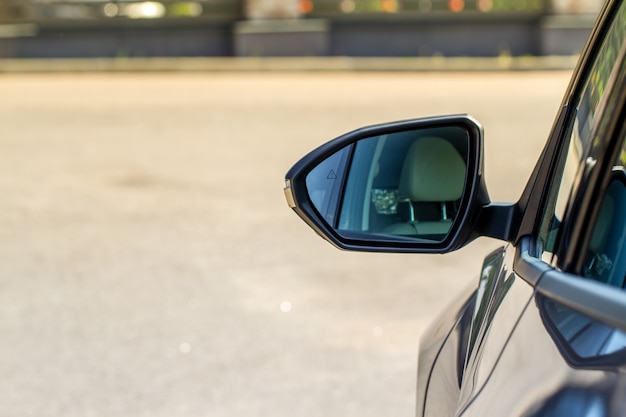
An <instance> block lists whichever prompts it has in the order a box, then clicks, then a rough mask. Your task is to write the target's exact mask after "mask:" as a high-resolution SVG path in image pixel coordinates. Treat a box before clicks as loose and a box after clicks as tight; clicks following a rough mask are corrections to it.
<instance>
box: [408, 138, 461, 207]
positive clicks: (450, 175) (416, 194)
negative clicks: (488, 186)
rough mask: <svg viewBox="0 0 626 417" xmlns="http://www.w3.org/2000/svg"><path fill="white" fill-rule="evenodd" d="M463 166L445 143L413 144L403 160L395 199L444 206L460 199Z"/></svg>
mask: <svg viewBox="0 0 626 417" xmlns="http://www.w3.org/2000/svg"><path fill="white" fill-rule="evenodd" d="M464 185H465V162H464V161H463V158H461V155H459V153H458V152H457V150H456V149H455V148H454V146H452V145H451V144H450V142H448V141H447V140H445V139H442V138H439V137H434V136H433V137H424V138H419V139H417V140H415V142H413V144H412V145H411V147H410V148H409V151H408V152H407V155H406V157H405V159H404V165H403V166H402V172H401V174H400V183H399V184H398V196H399V197H400V198H406V199H409V200H411V201H425V202H444V201H455V200H458V199H459V198H461V195H462V194H463V186H464Z"/></svg>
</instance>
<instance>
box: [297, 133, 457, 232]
mask: <svg viewBox="0 0 626 417" xmlns="http://www.w3.org/2000/svg"><path fill="white" fill-rule="evenodd" d="M468 148H469V135H468V132H467V131H466V130H465V129H463V128H462V127H458V126H449V127H438V128H420V129H414V130H407V131H402V132H394V133H389V134H381V135H377V136H372V137H368V138H364V139H361V140H359V141H357V142H355V143H353V144H351V145H349V146H347V147H345V148H343V149H341V150H340V151H339V152H337V153H335V154H333V155H332V156H330V157H328V158H327V159H326V160H324V161H322V162H321V163H320V164H318V165H317V166H316V167H315V168H314V169H313V170H311V172H309V174H308V175H307V177H306V184H307V191H308V194H309V198H310V200H311V202H312V203H313V206H314V207H315V208H316V209H317V211H318V212H319V213H320V214H321V215H322V217H323V218H324V219H325V220H326V222H328V224H329V225H330V226H331V227H333V228H334V229H335V230H336V231H337V232H338V233H340V234H341V235H343V236H346V237H352V238H357V239H359V238H360V239H367V238H368V235H370V238H372V237H373V236H371V235H376V238H381V237H382V236H384V237H385V238H396V239H398V240H406V239H415V238H418V239H428V240H432V241H442V240H444V239H445V237H446V235H447V234H448V232H449V231H450V228H451V226H452V224H453V221H454V219H455V217H456V214H457V211H458V208H459V204H460V201H461V198H462V196H463V191H464V189H465V181H466V177H467V160H468V159H467V158H468Z"/></svg>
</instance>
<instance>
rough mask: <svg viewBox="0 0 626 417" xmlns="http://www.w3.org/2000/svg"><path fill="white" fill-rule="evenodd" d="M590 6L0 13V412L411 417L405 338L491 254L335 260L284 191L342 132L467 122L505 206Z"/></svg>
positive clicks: (489, 1) (593, 9)
mask: <svg viewBox="0 0 626 417" xmlns="http://www.w3.org/2000/svg"><path fill="white" fill-rule="evenodd" d="M599 7H600V4H599V2H597V1H591V0H397V1H396V0H383V1H379V0H371V1H370V0H363V1H351V0H342V1H331V0H319V1H291V0H283V1H279V0H274V1H272V0H265V1H263V0H256V1H253V0H250V1H235V0H184V1H182V0H159V1H99V0H89V1H87V0H83V1H72V0H63V1H56V0H55V1H52V0H0V96H1V97H2V100H0V196H1V197H0V338H1V340H2V341H3V343H2V344H0V374H2V378H0V416H11V417H31V416H32V417H44V416H45V417H48V416H49V417H96V416H106V417H117V416H119V417H127V416H128V417H130V416H133V417H143V416H145V417H152V416H163V417H172V416H180V417H198V416H211V417H222V416H223V417H237V416H274V417H282V416H285V417H286V416H293V415H297V416H306V417H317V416H319V417H334V416H337V417H351V416H359V417H368V416H372V417H373V416H386V415H394V416H405V417H408V416H412V415H413V414H414V408H415V404H414V402H415V386H416V380H415V378H416V371H417V351H418V344H419V337H420V335H421V333H422V332H423V331H424V329H425V328H426V326H427V325H428V324H429V323H430V322H431V321H432V320H433V318H434V317H436V315H437V314H439V312H441V310H442V309H443V308H445V306H446V304H447V303H448V302H449V301H450V300H452V299H453V298H454V297H455V296H456V294H458V292H459V290H460V289H461V288H462V287H464V286H467V285H472V284H473V283H474V282H475V280H476V279H477V274H478V271H480V267H481V264H482V259H483V258H484V257H485V256H486V255H487V254H488V253H489V251H491V250H493V249H495V248H497V247H498V246H499V245H501V242H496V241H493V240H490V239H478V240H477V241H475V242H473V243H472V244H470V245H469V246H467V247H466V248H463V249H461V250H459V251H458V252H456V253H453V254H450V255H446V256H445V257H444V256H411V255H392V254H388V255H381V254H358V253H347V252H341V251H338V250H336V249H335V248H333V247H331V246H330V245H329V244H327V243H326V242H325V241H323V240H322V239H320V238H319V237H318V236H316V235H315V233H314V232H313V231H311V230H310V229H309V228H308V227H307V226H306V225H305V224H304V223H303V222H302V221H301V220H300V219H299V218H297V216H296V215H295V214H294V213H293V212H292V211H291V210H290V209H289V208H288V207H287V204H286V203H285V200H284V195H283V191H282V187H283V184H284V183H283V175H284V173H285V172H286V170H287V169H288V168H289V167H290V166H291V165H292V164H293V163H294V162H295V161H296V160H297V159H299V158H300V157H301V156H302V155H303V154H305V153H306V152H308V151H309V150H311V149H312V148H314V147H316V146H319V145H320V144H322V143H324V142H326V141H327V140H329V139H331V138H333V137H336V136H338V135H340V134H342V133H344V132H346V131H349V130H352V129H355V128H357V127H360V126H363V125H369V124H374V123H381V122H385V121H391V120H400V119H409V118H415V117H423V116H433V115H440V114H451V113H469V114H472V115H473V116H475V117H476V118H477V119H478V120H479V121H480V122H481V123H482V124H483V125H484V128H485V153H486V179H487V184H488V187H489V190H490V194H491V197H492V199H493V200H494V201H514V200H516V199H517V198H518V196H519V195H520V193H521V191H522V189H523V187H524V185H525V182H526V179H527V178H528V176H529V175H530V172H531V170H532V168H533V165H534V163H535V161H536V159H537V157H538V155H539V153H540V152H541V149H542V147H543V144H544V142H545V140H546V138H547V134H548V132H549V129H550V126H551V124H552V120H553V118H554V115H555V114H556V111H557V109H558V107H559V103H560V100H561V97H562V94H563V91H564V89H565V87H566V85H567V83H568V81H569V78H570V75H571V66H572V65H573V62H574V59H575V57H576V55H577V54H578V53H579V52H580V50H581V49H582V47H583V44H584V40H585V38H586V36H587V34H588V33H589V30H590V28H591V25H592V22H593V19H594V17H595V14H596V13H597V11H598V10H599ZM528 57H535V58H537V59H539V61H532V60H531V61H530V62H531V65H530V66H526V67H524V69H525V71H502V67H501V66H500V64H499V63H501V62H502V61H503V60H504V61H506V62H508V61H507V60H508V59H512V60H516V59H517V60H520V62H522V61H524V60H525V59H526V58H528ZM554 57H565V58H567V59H566V60H564V61H563V60H561V61H558V62H560V63H561V64H559V65H555V66H547V67H546V66H541V65H535V64H536V63H538V62H544V61H541V60H542V59H545V60H546V61H545V62H549V61H548V60H550V59H552V58H554ZM164 58H167V59H168V60H169V61H168V62H169V64H168V65H167V66H164V67H159V66H156V67H154V66H152V65H153V64H150V62H152V63H154V62H161V61H159V60H161V59H164ZM338 58H349V59H355V60H361V59H365V60H367V59H376V60H377V61H376V62H378V66H377V69H378V70H377V71H346V70H345V67H343V69H341V68H340V70H337V67H336V66H334V65H335V64H334V62H335V61H333V60H334V59H338ZM456 58H463V59H465V58H467V60H462V61H454V62H457V64H458V63H459V62H460V65H456V64H455V65H453V61H451V60H453V59H456ZM276 59H279V60H280V63H279V64H277V67H273V69H276V71H268V70H267V68H265V69H264V70H263V71H259V70H258V69H259V65H260V64H259V62H269V61H271V60H276ZM484 59H486V60H487V62H488V63H491V64H488V65H487V66H481V65H483V64H484V62H485V61H483V60H484ZM198 60H200V62H208V64H207V65H206V66H202V65H199V64H198ZM412 60H425V61H424V62H426V64H425V67H423V68H422V69H427V71H422V70H420V71H416V70H414V68H415V67H414V66H412V65H413V64H412V62H413V61H412ZM103 61H104V62H114V63H116V64H115V65H118V66H113V67H107V66H106V65H105V66H102V62H103ZM60 62H61V63H60ZM129 62H130V63H132V62H135V63H138V66H136V67H125V66H123V65H121V64H124V63H129ZM272 62H275V61H272ZM368 62H370V61H368ZM420 62H422V61H420ZM524 62H525V61H524ZM494 63H495V64H494ZM533 63H534V64H533ZM562 63H565V65H563V64H562ZM18 64H19V65H18ZM492 64H493V65H492ZM111 68H113V69H115V71H111V72H110V71H108V70H109V69H111ZM306 68H309V69H314V71H312V70H309V71H306V70H304V69H306ZM450 68H452V69H454V71H450ZM546 68H549V69H550V70H549V71H546ZM242 69H245V71H242ZM438 69H439V70H445V72H438V71H437V70H438Z"/></svg>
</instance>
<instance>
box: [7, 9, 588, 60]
mask: <svg viewBox="0 0 626 417" xmlns="http://www.w3.org/2000/svg"><path fill="white" fill-rule="evenodd" d="M591 25H592V20H591V19H587V20H581V19H580V18H579V19H576V20H574V21H569V20H568V19H567V18H559V19H557V20H555V19H554V18H550V17H543V16H522V17H519V16H518V17H513V16H510V17H498V18H491V19H476V18H472V19H466V18H463V17H462V16H452V17H451V18H447V19H446V18H439V19H437V20H427V19H424V18H422V19H406V18H405V19H377V20H374V19H369V20H364V19H346V20H340V19H336V20H332V19H326V20H314V21H313V20H308V19H304V20H289V19H287V20H277V21H265V22H253V21H243V22H232V21H221V22H215V21H202V20H200V21H197V20H196V21H192V20H183V19H180V20H172V21H129V20H116V21H110V22H107V24H102V23H92V24H90V25H86V24H76V23H67V22H66V24H63V23H60V24H59V23H55V24H54V25H51V24H39V25H36V26H34V27H35V30H33V31H32V33H29V34H28V35H23V34H22V35H20V34H17V35H15V36H5V37H0V58H2V57H4V58H49V57H77V58H78V57H117V56H123V57H126V56H127V57H151V56H172V57H176V56H355V57H374V56H383V57H384V56H401V57H411V56H431V55H443V56H497V55H501V54H511V55H571V54H576V53H579V52H580V51H581V50H582V48H583V46H584V42H585V40H586V38H587V36H588V34H589V32H590V29H591ZM0 33H1V31H0Z"/></svg>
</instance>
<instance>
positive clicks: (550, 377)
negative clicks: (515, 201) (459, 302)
mask: <svg viewBox="0 0 626 417" xmlns="http://www.w3.org/2000/svg"><path fill="white" fill-rule="evenodd" d="M603 19H604V20H605V24H604V25H601V26H599V27H598V30H597V31H596V33H595V35H594V38H593V39H592V42H591V43H590V47H589V48H590V50H589V52H588V57H589V58H588V60H587V62H586V63H583V65H582V66H581V68H580V69H579V72H578V77H577V78H575V80H574V82H573V84H572V87H571V89H570V92H569V96H568V97H566V99H565V102H564V109H563V112H562V113H561V114H560V115H559V117H558V118H557V123H556V125H555V135H553V137H552V139H551V142H552V143H549V144H548V147H547V149H549V148H550V147H551V146H552V147H553V148H554V152H552V153H550V152H549V151H548V152H546V153H544V160H543V161H542V162H540V165H539V166H538V170H537V171H536V172H541V170H542V167H541V165H542V163H543V164H544V165H545V166H546V169H545V171H544V172H546V173H547V175H545V177H543V178H542V177H541V176H540V175H539V176H538V178H537V179H536V180H535V182H534V183H533V182H532V181H531V183H530V184H529V189H527V193H526V195H528V196H531V198H530V199H529V202H528V203H527V205H526V213H525V216H524V219H523V220H522V225H521V227H520V232H519V237H518V240H517V243H516V245H515V246H516V248H515V254H514V255H513V256H512V257H513V271H514V273H512V274H510V275H508V274H507V273H506V272H505V271H506V267H505V268H503V269H502V270H501V272H500V275H502V276H509V278H507V279H503V280H502V279H501V280H500V281H496V282H495V283H496V288H497V287H498V286H499V287H501V288H503V289H502V290H497V289H496V290H492V292H493V294H496V296H493V295H492V296H491V300H490V301H489V302H490V303H491V304H492V305H496V306H498V305H500V307H499V308H500V309H502V305H506V304H507V303H508V304H510V305H513V306H516V307H517V308H518V309H519V308H520V307H521V304H522V303H523V302H524V297H513V299H511V300H510V301H509V300H508V299H509V298H511V297H510V296H507V297H505V298H504V301H501V300H500V298H501V297H499V296H497V294H498V293H500V294H502V293H505V292H507V291H508V292H509V293H511V290H510V289H508V288H507V287H511V288H516V287H517V286H518V285H517V283H520V282H521V286H523V284H524V283H525V284H526V287H527V288H526V290H518V292H519V293H524V294H526V293H528V291H530V292H531V293H532V297H530V298H529V301H528V303H527V305H525V306H523V307H522V308H521V311H520V312H521V314H519V315H515V314H510V312H507V311H500V312H497V313H496V314H495V316H494V317H495V318H491V317H490V314H488V315H487V317H486V319H485V318H482V322H481V323H480V325H481V326H482V329H483V330H482V332H483V333H482V336H481V337H482V340H481V341H480V343H479V344H477V345H476V346H474V347H472V346H471V345H470V346H469V349H470V358H472V357H473V358H475V359H474V362H472V361H471V360H470V361H469V363H468V365H467V367H466V369H465V375H464V377H463V381H462V385H461V388H460V401H459V402H458V403H457V408H456V412H455V413H456V414H457V415H463V416H485V415H528V416H617V415H624V414H625V410H626V395H625V394H626V391H625V389H626V376H625V374H624V369H625V365H626V350H625V348H626V333H624V331H626V292H625V291H624V287H625V279H624V277H625V273H626V242H625V236H626V171H625V165H626V123H625V120H626V117H625V116H626V43H625V39H626V3H625V2H621V3H620V2H613V3H612V4H609V5H608V7H607V8H606V9H605V12H604V18H603ZM560 120H562V121H563V122H562V123H560ZM533 195H534V200H535V201H536V203H533V202H532V199H533V197H532V196H533ZM503 264H504V265H506V263H503ZM483 275H485V271H483ZM509 281H510V282H512V283H515V284H511V285H509V284H507V283H508V282H509ZM479 293H480V291H479ZM478 299H479V300H480V296H479V298H478ZM514 299H517V300H519V302H518V303H516V302H515V301H514ZM513 313H514V312H513ZM492 316H493V315H492ZM490 320H491V322H490ZM509 329H512V331H509ZM472 349H473V351H472ZM427 405H428V402H427Z"/></svg>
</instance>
